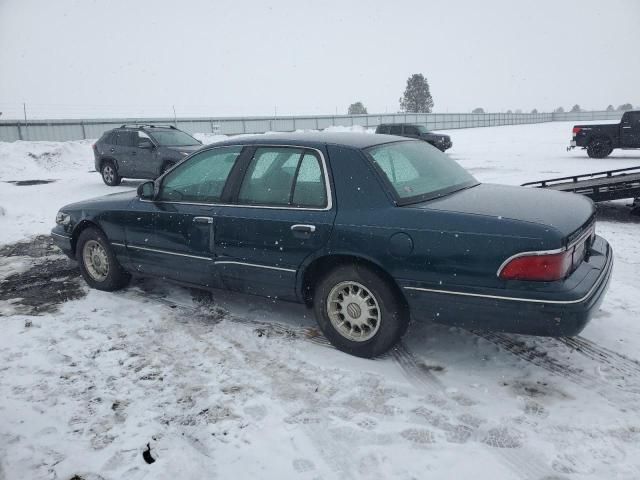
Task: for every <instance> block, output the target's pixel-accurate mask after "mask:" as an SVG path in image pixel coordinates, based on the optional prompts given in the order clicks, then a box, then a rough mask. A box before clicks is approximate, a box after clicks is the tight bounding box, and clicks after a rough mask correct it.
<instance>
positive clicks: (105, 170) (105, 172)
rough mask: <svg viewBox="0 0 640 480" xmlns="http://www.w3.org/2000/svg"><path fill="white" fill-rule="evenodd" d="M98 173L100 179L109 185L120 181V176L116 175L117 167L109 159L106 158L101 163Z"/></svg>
mask: <svg viewBox="0 0 640 480" xmlns="http://www.w3.org/2000/svg"><path fill="white" fill-rule="evenodd" d="M100 173H101V174H102V181H103V182H104V183H105V184H107V185H109V186H110V187H115V186H117V185H120V182H121V181H122V177H120V175H118V169H117V168H116V166H115V164H114V163H113V162H112V161H110V160H107V161H106V162H104V163H103V164H102V168H101V169H100Z"/></svg>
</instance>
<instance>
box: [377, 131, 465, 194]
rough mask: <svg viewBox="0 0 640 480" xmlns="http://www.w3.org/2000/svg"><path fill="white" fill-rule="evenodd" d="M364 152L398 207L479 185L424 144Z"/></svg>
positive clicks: (398, 144) (387, 146) (395, 145)
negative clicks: (382, 177)
mask: <svg viewBox="0 0 640 480" xmlns="http://www.w3.org/2000/svg"><path fill="white" fill-rule="evenodd" d="M367 153H368V154H369V155H370V156H371V158H372V159H373V163H374V164H375V165H376V167H377V169H378V170H379V171H380V172H381V174H382V175H383V176H384V178H385V179H386V181H387V182H388V183H389V184H390V185H391V187H392V189H393V191H394V193H395V194H396V196H397V199H398V201H399V203H401V204H407V203H413V202H418V201H424V200H428V199H430V198H435V197H438V196H441V195H446V194H447V193H451V192H453V191H456V190H460V189H462V188H466V187H470V186H473V185H477V184H478V182H477V180H476V179H475V178H474V177H473V176H472V175H471V174H470V173H469V172H467V171H466V170H465V169H464V168H462V167H461V166H460V165H458V164H457V163H456V162H455V161H453V160H451V159H450V158H449V157H448V156H447V155H445V154H444V153H442V152H440V151H439V150H438V149H436V148H434V147H432V146H431V145H429V144H427V143H425V142H418V141H409V142H394V143H387V144H384V145H378V146H375V147H371V148H369V149H367Z"/></svg>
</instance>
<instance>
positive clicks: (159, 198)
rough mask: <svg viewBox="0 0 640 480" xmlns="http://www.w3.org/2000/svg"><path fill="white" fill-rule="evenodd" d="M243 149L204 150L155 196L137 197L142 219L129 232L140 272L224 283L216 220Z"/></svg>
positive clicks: (132, 254)
mask: <svg viewBox="0 0 640 480" xmlns="http://www.w3.org/2000/svg"><path fill="white" fill-rule="evenodd" d="M242 149H243V147H241V146H235V147H216V148H211V149H208V150H204V151H202V152H200V153H198V154H196V155H194V156H193V157H191V158H190V159H189V160H188V161H187V162H185V163H183V164H181V165H179V166H178V167H176V168H175V169H173V170H172V171H171V172H169V173H168V174H167V175H166V176H165V177H163V178H162V181H161V183H159V185H158V186H157V193H156V195H155V198H154V200H141V199H139V200H138V202H139V205H138V207H137V208H136V210H137V211H136V216H137V219H136V220H137V221H136V222H133V221H132V222H129V224H130V225H129V227H128V228H127V230H126V240H127V243H126V246H127V251H128V252H129V258H130V259H131V262H132V264H133V265H134V266H135V268H137V269H138V271H140V272H141V273H143V274H145V275H154V276H160V277H166V278H169V279H171V280H176V281H180V282H185V283H190V284H197V285H202V286H205V287H219V286H221V285H220V281H219V276H218V275H217V272H216V267H215V264H214V250H215V240H214V239H215V228H216V223H215V218H216V215H217V210H218V208H219V207H218V204H220V202H222V199H223V193H224V191H225V186H226V184H227V180H228V178H229V177H230V174H231V172H232V170H233V169H234V166H235V165H236V162H237V161H238V158H239V157H240V155H241V153H242Z"/></svg>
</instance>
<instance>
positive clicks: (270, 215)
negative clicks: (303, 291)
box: [215, 146, 336, 299]
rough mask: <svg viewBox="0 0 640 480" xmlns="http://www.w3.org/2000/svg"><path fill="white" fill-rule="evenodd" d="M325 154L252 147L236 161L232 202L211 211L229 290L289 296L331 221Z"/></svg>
mask: <svg viewBox="0 0 640 480" xmlns="http://www.w3.org/2000/svg"><path fill="white" fill-rule="evenodd" d="M324 155H325V152H323V151H321V150H316V149H310V148H305V147H279V146H260V147H256V148H254V149H253V150H252V152H251V153H250V154H249V155H247V156H246V157H245V158H244V165H243V167H242V173H241V175H240V176H239V178H238V180H239V181H238V185H236V187H235V194H234V204H233V205H229V206H226V207H224V208H221V209H220V210H219V211H218V215H217V216H216V228H215V230H216V235H215V254H216V257H215V264H216V269H217V271H218V272H219V274H220V277H221V279H222V282H223V283H224V285H225V286H226V287H227V288H229V289H232V290H236V291H241V292H246V293H252V294H258V295H263V296H272V297H274V298H283V299H295V297H296V294H295V285H296V277H297V275H299V274H300V267H301V266H302V264H303V262H304V260H305V259H306V258H307V257H308V256H309V255H313V254H314V253H316V252H318V251H319V250H321V249H323V248H324V247H325V245H326V244H327V242H328V240H329V236H330V234H331V231H332V229H333V222H334V218H335V213H336V212H335V202H334V199H333V198H332V193H331V187H330V185H331V184H330V181H329V172H328V171H327V164H326V162H325V157H324Z"/></svg>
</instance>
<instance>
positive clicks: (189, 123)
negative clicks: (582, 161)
mask: <svg viewBox="0 0 640 480" xmlns="http://www.w3.org/2000/svg"><path fill="white" fill-rule="evenodd" d="M621 116H622V112H617V111H616V112H576V113H570V112H568V113H480V114H476V113H426V114H421V113H406V114H405V113H396V114H377V115H320V116H295V117H294V116H287V117H243V118H239V117H211V118H178V119H176V120H175V121H174V119H173V118H142V119H135V118H120V119H108V120H105V119H86V120H33V121H27V122H24V121H16V120H3V121H0V141H3V142H13V141H16V140H51V141H66V140H81V139H87V138H89V139H93V138H98V137H100V136H101V135H102V134H103V133H104V132H105V131H106V130H110V129H112V128H115V127H117V126H119V125H123V124H131V123H144V124H155V125H158V124H171V125H175V126H177V127H178V128H180V129H182V130H184V131H186V132H189V133H222V134H225V135H237V134H243V133H264V132H270V131H279V132H291V131H295V130H322V129H324V128H327V127H331V126H345V127H350V126H353V125H360V126H362V127H365V128H367V127H376V126H377V125H380V124H381V123H404V122H408V123H418V124H421V125H425V126H426V127H427V128H428V129H430V130H449V129H455V128H474V127H491V126H498V125H519V124H527V123H542V122H552V121H565V120H566V121H570V120H576V121H580V120H616V119H619V118H620V117H621Z"/></svg>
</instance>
